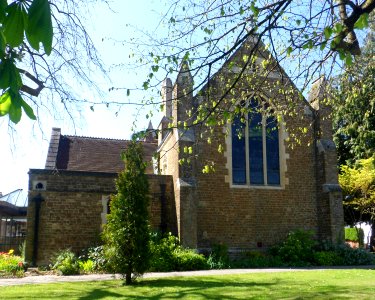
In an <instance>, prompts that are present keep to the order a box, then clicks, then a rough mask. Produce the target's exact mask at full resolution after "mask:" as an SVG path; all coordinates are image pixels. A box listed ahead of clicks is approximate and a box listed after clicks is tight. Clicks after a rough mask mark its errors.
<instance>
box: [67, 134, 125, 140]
mask: <svg viewBox="0 0 375 300" xmlns="http://www.w3.org/2000/svg"><path fill="white" fill-rule="evenodd" d="M61 136H63V137H72V138H84V139H93V140H108V141H124V142H130V140H127V139H115V138H105V137H95V136H85V135H70V134H62V135H61Z"/></svg>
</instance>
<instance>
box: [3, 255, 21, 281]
mask: <svg viewBox="0 0 375 300" xmlns="http://www.w3.org/2000/svg"><path fill="white" fill-rule="evenodd" d="M13 253H14V250H9V252H0V277H1V276H6V277H8V276H17V277H22V276H23V275H24V262H23V260H22V257H20V256H17V255H14V254H13Z"/></svg>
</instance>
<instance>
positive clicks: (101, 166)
mask: <svg viewBox="0 0 375 300" xmlns="http://www.w3.org/2000/svg"><path fill="white" fill-rule="evenodd" d="M129 143H130V142H129V141H127V140H118V139H104V138H94V137H84V136H71V135H61V130H60V128H53V129H52V136H51V141H50V146H49V150H48V156H47V161H46V166H45V168H46V169H57V170H67V171H84V172H105V173H118V172H120V171H121V170H123V169H124V163H123V161H122V160H121V152H122V151H123V150H124V149H125V148H126V147H127V145H128V144H129ZM142 143H143V151H144V159H145V161H147V162H151V161H152V155H153V154H154V153H155V151H156V148H157V143H156V142H142ZM146 172H147V173H151V174H152V173H153V169H152V165H150V166H149V167H148V169H147V170H146Z"/></svg>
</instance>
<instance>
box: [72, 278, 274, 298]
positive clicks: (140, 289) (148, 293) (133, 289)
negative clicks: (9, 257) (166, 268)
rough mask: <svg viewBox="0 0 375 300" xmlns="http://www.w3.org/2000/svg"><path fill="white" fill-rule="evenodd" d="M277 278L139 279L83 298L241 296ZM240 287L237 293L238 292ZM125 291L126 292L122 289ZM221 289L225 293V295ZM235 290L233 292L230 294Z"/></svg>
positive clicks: (266, 285) (267, 285) (260, 288)
mask: <svg viewBox="0 0 375 300" xmlns="http://www.w3.org/2000/svg"><path fill="white" fill-rule="evenodd" d="M273 285H277V282H273V283H259V282H257V283H256V282H235V281H225V282H224V281H215V280H206V279H204V280H203V278H202V280H199V279H195V280H182V279H160V278H158V279H148V280H145V281H140V282H136V283H135V284H134V285H131V286H123V288H124V289H127V291H126V292H125V291H124V290H122V291H121V292H120V294H116V293H113V292H111V291H108V290H103V289H95V290H93V291H91V292H90V293H89V294H87V295H85V296H84V297H80V298H79V299H81V300H87V299H103V298H105V297H124V296H125V297H128V298H129V299H130V298H131V299H163V298H168V299H189V298H191V297H194V298H201V299H238V296H239V295H241V296H242V297H241V298H243V296H245V295H246V291H248V292H249V291H254V290H258V292H259V291H260V290H264V289H270V288H272V286H273ZM235 291H237V292H238V294H237V293H236V292H235ZM122 292H125V293H122ZM222 293H225V295H223V294H222ZM231 293H233V296H232V295H230V294H231Z"/></svg>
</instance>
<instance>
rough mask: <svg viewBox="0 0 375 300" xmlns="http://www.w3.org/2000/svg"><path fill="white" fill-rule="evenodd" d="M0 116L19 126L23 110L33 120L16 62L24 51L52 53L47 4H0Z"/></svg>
mask: <svg viewBox="0 0 375 300" xmlns="http://www.w3.org/2000/svg"><path fill="white" fill-rule="evenodd" d="M0 25H1V26H0V52H1V54H0V55H1V56H0V89H1V96H0V116H5V115H9V118H10V120H11V121H12V122H14V123H18V122H19V121H20V119H21V115H22V109H23V111H24V112H25V113H26V115H27V116H28V117H29V118H30V119H33V120H35V119H36V116H35V114H34V111H33V109H32V108H31V107H30V106H29V105H28V104H27V103H26V102H25V101H24V100H23V98H22V94H21V90H22V87H23V86H24V85H23V81H22V78H21V70H20V69H18V68H17V66H16V63H17V61H21V60H22V58H23V54H22V53H23V51H24V48H29V47H31V48H32V49H34V50H36V51H40V44H42V45H43V48H44V52H45V53H46V54H47V55H50V54H51V51H52V40H53V27H52V20H51V9H50V4H49V2H48V0H16V1H10V2H9V3H8V1H7V0H0Z"/></svg>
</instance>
